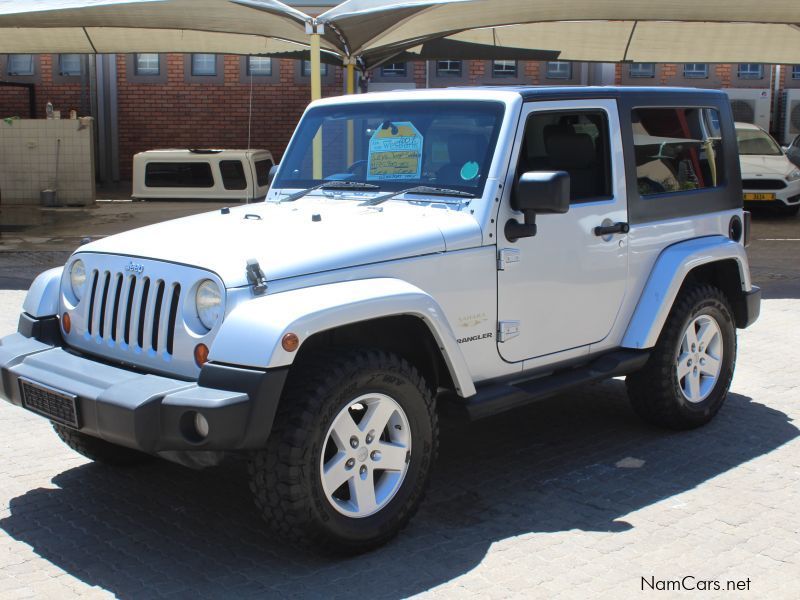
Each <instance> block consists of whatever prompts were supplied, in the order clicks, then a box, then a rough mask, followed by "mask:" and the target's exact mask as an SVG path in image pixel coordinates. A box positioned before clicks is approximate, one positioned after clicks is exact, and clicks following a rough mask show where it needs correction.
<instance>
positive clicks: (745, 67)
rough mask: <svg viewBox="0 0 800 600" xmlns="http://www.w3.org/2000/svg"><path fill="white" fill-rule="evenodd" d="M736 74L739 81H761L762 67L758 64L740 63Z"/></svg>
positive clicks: (762, 75)
mask: <svg viewBox="0 0 800 600" xmlns="http://www.w3.org/2000/svg"><path fill="white" fill-rule="evenodd" d="M737 74H738V76H739V79H762V78H763V77H764V66H763V65H760V64H758V63H740V64H739V70H738V73H737Z"/></svg>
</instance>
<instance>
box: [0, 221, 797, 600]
mask: <svg viewBox="0 0 800 600" xmlns="http://www.w3.org/2000/svg"><path fill="white" fill-rule="evenodd" d="M754 233H755V237H756V238H757V240H756V241H755V242H754V244H753V246H752V247H751V260H752V263H753V274H754V279H755V280H756V282H757V283H759V284H761V285H763V286H764V288H765V292H766V293H765V296H766V298H767V299H766V300H765V301H764V304H763V307H762V316H761V319H760V320H759V321H758V322H757V323H756V324H755V325H754V326H753V327H752V328H750V329H748V330H745V331H743V332H740V336H739V359H738V366H737V371H736V376H735V378H734V381H733V387H732V393H731V395H730V396H729V398H728V401H727V404H726V406H725V407H724V408H723V409H722V411H721V412H720V414H719V415H718V417H717V419H716V420H715V421H714V422H713V423H711V424H710V425H709V426H707V427H705V428H702V429H700V430H696V431H691V432H680V433H675V432H665V431H660V430H657V429H653V428H650V427H648V426H645V425H643V424H642V423H641V422H639V421H638V420H637V419H636V417H635V416H634V415H633V413H632V411H631V410H630V408H629V407H628V404H627V401H626V398H625V392H624V386H623V384H622V382H621V381H619V380H613V381H609V382H606V383H603V384H599V385H592V386H587V387H585V388H583V389H581V390H579V391H577V392H575V393H572V394H568V395H563V396H560V397H557V398H553V399H551V400H549V401H546V402H543V403H541V404H538V405H536V406H532V407H529V408H524V409H521V410H517V411H514V412H511V413H508V414H506V415H502V416H498V417H495V418H492V419H488V420H485V421H482V422H478V423H474V424H469V425H459V426H451V427H448V428H446V429H445V431H444V432H443V435H442V443H441V457H440V460H439V462H438V465H437V467H436V472H435V475H434V478H433V482H432V485H431V489H430V492H429V494H428V497H427V499H426V500H425V502H424V504H423V506H422V508H421V510H420V512H419V514H418V515H417V517H416V518H415V519H414V520H413V521H412V524H411V525H410V527H409V528H408V529H407V530H406V532H404V533H403V534H401V535H400V537H399V538H398V539H397V540H396V541H395V542H393V543H391V544H390V545H388V546H387V547H385V548H383V549H380V550H378V551H376V552H374V553H372V554H369V555H366V556H362V557H359V558H354V559H348V560H330V559H323V558H320V557H317V556H313V555H309V554H307V553H303V552H300V551H297V550H293V549H291V548H289V547H287V545H286V544H285V543H283V542H282V541H281V540H279V539H276V538H273V537H272V536H271V535H270V534H269V533H267V532H266V531H265V529H264V528H263V527H262V525H261V522H260V520H259V516H258V514H257V511H256V509H255V508H254V507H253V505H252V501H251V498H250V493H249V490H248V488H247V483H246V477H245V473H244V471H243V468H242V463H241V462H239V461H231V462H230V463H228V464H225V465H223V466H221V467H218V468H214V469H211V470H207V471H203V472H195V471H190V470H188V469H185V468H182V467H179V466H175V465H172V464H169V463H166V462H156V463H154V464H151V465H148V466H144V467H139V468H136V469H132V470H114V469H110V468H106V467H103V466H100V465H95V464H92V463H89V462H88V461H86V460H85V459H83V458H82V457H80V456H79V455H77V454H75V453H73V452H71V451H70V450H69V449H68V448H66V447H65V446H63V445H62V444H61V443H60V442H59V441H58V439H57V438H56V437H55V435H54V434H53V432H52V431H51V429H50V427H49V425H48V424H47V423H46V422H45V421H44V420H43V419H40V418H39V417H36V416H34V415H32V414H29V413H26V412H24V411H22V410H20V409H17V408H14V407H10V406H8V405H5V404H2V405H0V598H4V599H5V598H26V597H52V598H65V597H109V596H118V597H122V598H155V597H167V598H205V597H208V598H230V597H258V598H263V597H275V598H285V597H325V598H339V597H341V598H347V599H348V600H352V599H353V598H399V597H405V596H410V595H414V594H421V595H423V596H425V597H431V598H439V597H458V598H461V597H476V598H477V597H480V598H507V597H510V598H521V597H526V598H585V597H592V598H614V599H618V598H638V597H643V598H644V597H648V596H652V595H653V594H655V595H656V596H657V597H677V596H679V595H680V594H678V593H677V592H676V591H675V590H676V589H677V588H676V586H677V585H678V583H677V582H680V585H683V586H693V587H694V588H695V589H697V588H703V587H710V588H711V591H707V592H705V593H704V594H700V596H701V597H710V598H714V597H729V596H731V594H733V596H734V597H747V598H759V599H760V598H770V599H773V598H776V599H780V598H786V599H792V600H794V599H796V598H798V597H800V511H798V508H797V507H798V506H800V440H799V438H798V429H797V426H796V423H797V421H798V420H799V419H800V404H798V398H800V394H798V384H800V375H798V370H797V360H796V356H797V346H798V342H800V337H798V336H799V335H800V334H798V331H800V260H798V259H800V220H797V219H793V220H788V221H786V220H783V221H779V220H772V219H766V220H759V221H757V222H756V227H755V229H754ZM39 258H41V257H39ZM29 261H35V258H30V259H29ZM43 262H46V261H43ZM37 264H38V263H37ZM39 266H44V265H42V264H40V265H39ZM32 268H33V267H32V266H30V265H29V266H27V267H24V268H21V270H20V273H23V272H24V271H25V269H28V270H30V269H32ZM2 273H5V270H4V271H2ZM23 276H24V275H19V277H20V278H22V277H23ZM7 287H9V286H7ZM22 297H23V294H22V293H21V292H19V291H13V290H7V291H0V335H4V334H6V333H8V332H9V331H12V330H13V329H14V327H15V324H16V310H17V308H16V307H18V306H19V304H20V303H21V301H22ZM704 582H708V583H704ZM715 582H716V585H719V586H720V587H721V588H722V589H721V590H719V591H717V590H714V583H715ZM729 582H730V584H731V585H733V587H734V588H736V589H737V590H738V591H736V592H726V591H725V588H726V587H727V586H728V585H729ZM666 590H670V591H666ZM657 592H660V593H657ZM737 594H738V596H737Z"/></svg>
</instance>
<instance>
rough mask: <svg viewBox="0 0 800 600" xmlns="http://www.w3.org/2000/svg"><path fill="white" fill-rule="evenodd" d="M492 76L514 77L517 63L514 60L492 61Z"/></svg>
mask: <svg viewBox="0 0 800 600" xmlns="http://www.w3.org/2000/svg"><path fill="white" fill-rule="evenodd" d="M492 75H493V76H494V77H516V76H517V61H515V60H493V61H492Z"/></svg>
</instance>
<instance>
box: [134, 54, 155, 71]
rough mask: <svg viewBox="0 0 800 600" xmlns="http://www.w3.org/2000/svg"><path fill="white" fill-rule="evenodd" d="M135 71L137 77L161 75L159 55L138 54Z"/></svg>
mask: <svg viewBox="0 0 800 600" xmlns="http://www.w3.org/2000/svg"><path fill="white" fill-rule="evenodd" d="M134 70H135V71H136V74H137V75H160V70H161V67H160V66H159V62H158V54H155V53H149V54H137V55H136V60H135V62H134Z"/></svg>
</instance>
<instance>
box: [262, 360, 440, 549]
mask: <svg viewBox="0 0 800 600" xmlns="http://www.w3.org/2000/svg"><path fill="white" fill-rule="evenodd" d="M368 369H382V370H393V371H396V372H398V373H401V374H403V375H404V376H405V377H407V378H408V379H409V380H410V381H411V382H412V383H413V385H414V386H415V387H416V388H417V390H418V391H419V393H420V395H421V397H422V398H423V399H424V404H425V408H426V409H427V412H428V417H429V419H430V422H431V429H432V432H433V445H432V449H431V453H430V463H431V465H432V464H433V463H434V462H435V460H436V455H437V452H438V438H439V435H438V433H439V429H438V427H439V425H438V419H437V412H436V400H435V397H434V395H433V392H432V390H431V389H430V388H429V386H428V384H427V383H426V381H425V379H424V378H423V377H422V375H421V374H420V372H419V371H418V370H417V369H416V368H415V367H414V366H412V365H411V364H410V363H409V362H408V361H406V360H405V359H403V358H401V357H399V356H397V355H395V354H391V353H388V352H385V351H383V350H376V349H353V350H350V351H346V350H345V351H342V350H341V349H339V350H335V351H323V352H320V353H317V354H315V355H314V356H310V357H308V358H307V359H305V360H304V363H303V364H302V365H300V366H299V369H296V370H295V371H293V372H292V373H291V374H290V376H289V379H288V380H287V383H286V388H285V389H284V393H283V395H282V397H281V402H280V404H279V406H278V411H277V414H276V416H275V421H274V423H273V426H272V432H271V433H270V437H269V441H268V443H267V448H266V449H265V450H262V451H258V452H255V453H253V456H252V457H251V460H250V463H249V473H250V489H251V491H252V492H253V494H254V497H255V501H256V505H257V506H258V507H259V509H260V510H261V512H262V516H263V517H264V519H265V520H266V522H267V524H268V526H269V527H270V529H272V530H273V531H274V532H275V533H276V534H277V535H279V536H280V537H282V538H285V539H288V540H290V541H292V542H293V543H295V544H298V545H301V546H304V547H307V548H310V549H312V550H314V551H316V552H319V553H320V554H339V555H349V554H357V553H361V552H366V551H368V550H371V549H373V548H376V547H378V546H381V545H383V544H385V543H386V542H387V541H389V540H390V539H392V538H393V537H394V536H395V535H396V534H397V533H398V532H399V531H400V530H402V529H403V528H404V527H405V526H406V525H407V524H408V521H409V520H410V519H411V517H412V516H413V515H414V513H416V511H417V508H418V507H419V504H420V503H421V501H422V499H423V497H424V494H425V491H426V489H427V484H428V479H429V477H430V468H429V469H428V477H426V480H425V483H424V485H423V486H421V489H419V490H417V491H416V492H415V493H414V495H412V497H411V498H410V500H409V502H408V503H407V504H406V506H405V508H404V512H402V513H401V514H400V516H399V517H398V519H397V526H396V527H395V528H394V529H393V530H392V531H390V532H388V533H387V534H386V535H384V536H383V537H381V538H379V539H374V540H373V541H371V542H370V543H368V544H365V543H363V542H358V543H354V544H352V545H347V544H346V543H344V542H343V541H342V540H340V539H334V538H331V537H329V536H328V535H326V533H325V532H323V531H320V530H319V529H317V528H314V527H310V526H309V522H308V519H307V518H306V515H307V514H308V511H309V502H310V497H309V494H308V493H307V490H306V489H305V488H304V486H303V483H302V479H303V476H302V472H303V469H304V468H305V463H306V460H305V457H304V456H303V447H304V441H305V438H306V436H307V435H309V434H310V433H311V429H312V427H313V425H312V423H313V420H314V417H315V415H316V414H317V412H318V409H319V407H320V405H321V404H322V402H323V401H324V400H325V397H326V392H327V390H329V389H331V388H332V387H333V386H335V385H336V384H337V383H339V382H341V381H342V380H343V379H344V378H346V377H347V376H348V374H349V373H357V372H359V371H363V370H368Z"/></svg>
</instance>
